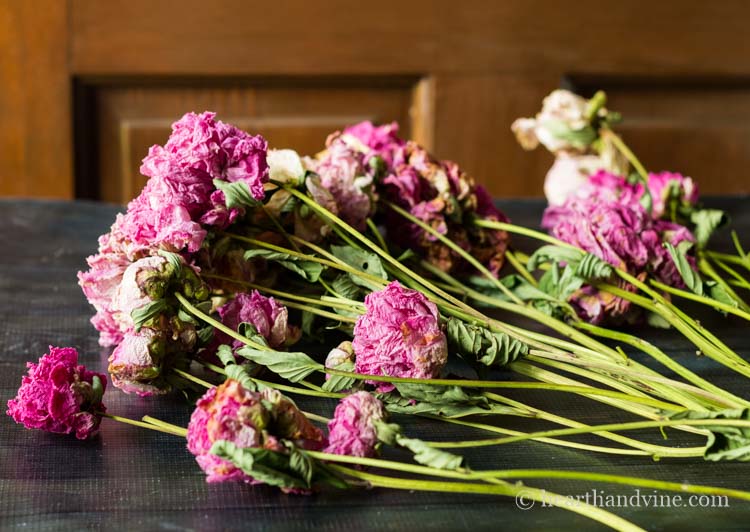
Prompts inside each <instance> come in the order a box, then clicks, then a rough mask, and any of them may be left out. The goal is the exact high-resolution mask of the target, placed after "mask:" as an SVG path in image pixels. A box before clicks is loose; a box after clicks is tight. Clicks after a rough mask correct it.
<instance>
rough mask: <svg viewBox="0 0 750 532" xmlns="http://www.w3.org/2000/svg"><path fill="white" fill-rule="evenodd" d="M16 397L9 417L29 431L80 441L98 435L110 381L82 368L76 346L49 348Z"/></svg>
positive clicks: (22, 381)
mask: <svg viewBox="0 0 750 532" xmlns="http://www.w3.org/2000/svg"><path fill="white" fill-rule="evenodd" d="M26 366H27V367H28V368H29V371H28V375H26V376H24V377H23V379H22V380H21V387H20V388H19V389H18V394H17V395H16V397H15V398H13V399H11V400H10V401H8V415H9V416H11V417H12V418H13V419H14V420H15V421H16V423H23V424H24V425H25V426H26V428H29V429H39V430H44V431H46V432H54V433H58V434H75V435H76V438H78V439H79V440H85V439H87V438H91V437H93V436H95V435H96V434H97V432H98V430H99V423H100V421H101V414H102V413H103V412H105V411H106V409H105V407H104V405H103V404H102V402H101V399H102V394H103V393H104V388H105V387H106V385H107V378H106V377H105V376H104V375H101V374H99V373H95V372H92V371H89V370H87V369H86V368H85V367H84V366H81V365H78V352H77V351H76V350H75V349H74V348H72V347H53V346H50V347H49V353H47V354H45V355H43V356H42V358H40V359H39V362H38V363H37V364H34V363H33V362H28V363H27V364H26Z"/></svg>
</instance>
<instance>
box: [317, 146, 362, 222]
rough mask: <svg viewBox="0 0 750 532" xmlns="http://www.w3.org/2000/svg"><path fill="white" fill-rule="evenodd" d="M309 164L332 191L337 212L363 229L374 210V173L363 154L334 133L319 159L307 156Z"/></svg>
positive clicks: (323, 184) (326, 187) (330, 191)
mask: <svg viewBox="0 0 750 532" xmlns="http://www.w3.org/2000/svg"><path fill="white" fill-rule="evenodd" d="M307 166H308V169H309V170H312V171H313V172H315V173H316V174H318V175H319V176H320V186H322V187H323V188H325V190H327V191H328V192H329V193H330V194H331V196H332V198H333V200H334V202H335V203H336V211H337V212H338V215H339V216H340V217H341V218H342V219H343V220H344V221H345V222H347V223H348V224H350V225H352V226H353V227H354V228H355V229H357V230H360V231H363V230H364V229H365V221H366V220H367V218H368V217H369V216H370V215H371V214H372V213H373V211H374V201H373V199H374V198H373V192H372V190H371V189H372V176H370V175H368V174H367V171H366V170H365V167H364V164H363V154H362V153H360V152H358V151H356V150H354V149H352V148H350V147H349V146H348V145H347V144H346V142H344V140H343V139H342V138H341V136H340V135H339V134H337V133H334V134H333V135H331V136H330V137H328V140H327V141H326V150H325V151H324V152H323V153H322V154H321V155H320V156H319V157H318V158H317V159H308V161H307Z"/></svg>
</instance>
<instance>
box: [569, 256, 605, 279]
mask: <svg viewBox="0 0 750 532" xmlns="http://www.w3.org/2000/svg"><path fill="white" fill-rule="evenodd" d="M612 273H614V268H613V266H612V265H611V264H610V263H608V262H607V261H604V260H602V259H600V258H599V257H597V256H596V255H593V254H591V253H586V254H585V255H584V256H583V258H582V259H581V261H580V262H579V263H578V265H577V266H576V267H575V274H576V275H577V276H578V277H581V278H583V279H586V280H590V279H607V278H609V277H611V276H612Z"/></svg>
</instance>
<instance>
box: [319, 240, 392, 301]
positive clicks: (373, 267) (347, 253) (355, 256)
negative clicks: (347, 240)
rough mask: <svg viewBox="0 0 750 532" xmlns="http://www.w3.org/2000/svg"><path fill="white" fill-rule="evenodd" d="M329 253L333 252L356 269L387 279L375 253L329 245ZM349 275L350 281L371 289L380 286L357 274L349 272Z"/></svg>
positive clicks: (350, 247)
mask: <svg viewBox="0 0 750 532" xmlns="http://www.w3.org/2000/svg"><path fill="white" fill-rule="evenodd" d="M331 253H333V254H334V256H335V257H336V258H337V259H340V260H342V261H344V262H345V263H346V264H348V265H349V266H351V267H352V268H354V269H356V270H359V271H361V272H365V273H368V274H370V275H373V276H375V277H380V278H381V279H385V280H387V279H388V274H387V273H386V271H385V267H384V266H383V263H382V261H381V260H380V257H378V256H377V255H376V254H375V253H372V252H370V251H364V250H361V249H357V248H354V247H352V246H331ZM349 276H350V278H351V280H352V282H354V284H357V285H359V286H364V287H365V288H369V289H371V290H372V289H379V288H380V286H378V285H376V284H375V283H372V282H371V281H367V280H365V279H362V278H361V277H359V276H358V275H354V274H349Z"/></svg>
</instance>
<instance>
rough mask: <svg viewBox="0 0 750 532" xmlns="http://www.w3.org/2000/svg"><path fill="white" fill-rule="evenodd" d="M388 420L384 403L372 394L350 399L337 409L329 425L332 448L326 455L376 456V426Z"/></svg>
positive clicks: (350, 397)
mask: <svg viewBox="0 0 750 532" xmlns="http://www.w3.org/2000/svg"><path fill="white" fill-rule="evenodd" d="M385 417H386V412H385V408H383V403H381V402H380V400H379V399H377V398H376V397H375V396H373V395H372V394H370V393H368V392H356V393H353V394H351V395H347V396H346V397H344V398H343V399H341V401H339V404H338V405H337V406H336V411H335V412H334V414H333V419H332V420H331V421H329V422H328V447H326V449H325V452H327V453H332V454H340V455H344V456H359V457H366V458H372V457H373V456H376V454H377V450H376V445H377V443H378V432H377V427H376V422H378V421H382V420H384V419H385Z"/></svg>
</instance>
